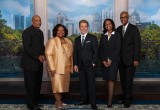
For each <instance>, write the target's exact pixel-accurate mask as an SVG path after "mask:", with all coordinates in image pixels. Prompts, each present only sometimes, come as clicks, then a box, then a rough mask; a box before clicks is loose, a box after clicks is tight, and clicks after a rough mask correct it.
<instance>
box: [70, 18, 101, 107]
mask: <svg viewBox="0 0 160 110" xmlns="http://www.w3.org/2000/svg"><path fill="white" fill-rule="evenodd" d="M88 27H89V23H88V21H86V20H81V21H80V22H79V30H80V32H81V35H80V36H78V37H77V38H76V39H75V42H74V55H73V57H74V71H75V72H78V73H79V77H80V85H81V96H82V99H81V102H80V103H79V105H84V104H88V102H89V103H90V104H91V107H92V109H97V106H96V93H95V74H94V67H95V66H96V62H97V57H98V41H97V38H96V36H94V35H91V34H89V33H88Z"/></svg>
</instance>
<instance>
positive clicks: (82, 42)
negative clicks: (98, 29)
mask: <svg viewBox="0 0 160 110" xmlns="http://www.w3.org/2000/svg"><path fill="white" fill-rule="evenodd" d="M84 40H85V39H84V36H82V41H81V44H82V45H83V44H84Z"/></svg>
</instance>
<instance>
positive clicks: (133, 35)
mask: <svg viewBox="0 0 160 110" xmlns="http://www.w3.org/2000/svg"><path fill="white" fill-rule="evenodd" d="M120 20H121V23H122V25H121V26H119V27H118V28H117V30H118V31H119V32H120V33H121V41H122V43H121V52H120V56H121V60H120V65H119V73H120V81H121V87H122V91H123V99H122V100H123V101H122V102H123V103H124V108H129V107H130V106H131V102H132V87H133V79H134V74H135V68H136V67H137V66H138V65H139V61H140V49H141V37H140V33H139V30H138V28H137V27H136V26H135V25H132V24H130V23H129V22H128V20H129V15H128V12H125V11H123V12H121V14H120Z"/></svg>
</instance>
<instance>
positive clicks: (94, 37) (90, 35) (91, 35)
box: [87, 34, 97, 39]
mask: <svg viewBox="0 0 160 110" xmlns="http://www.w3.org/2000/svg"><path fill="white" fill-rule="evenodd" d="M87 36H88V37H89V38H90V39H97V37H96V36H95V35H93V34H87Z"/></svg>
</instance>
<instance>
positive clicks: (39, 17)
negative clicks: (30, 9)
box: [32, 15, 41, 21]
mask: <svg viewBox="0 0 160 110" xmlns="http://www.w3.org/2000/svg"><path fill="white" fill-rule="evenodd" d="M35 17H39V18H40V19H41V17H40V16H39V15H34V16H32V21H33V20H34V18H35Z"/></svg>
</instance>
